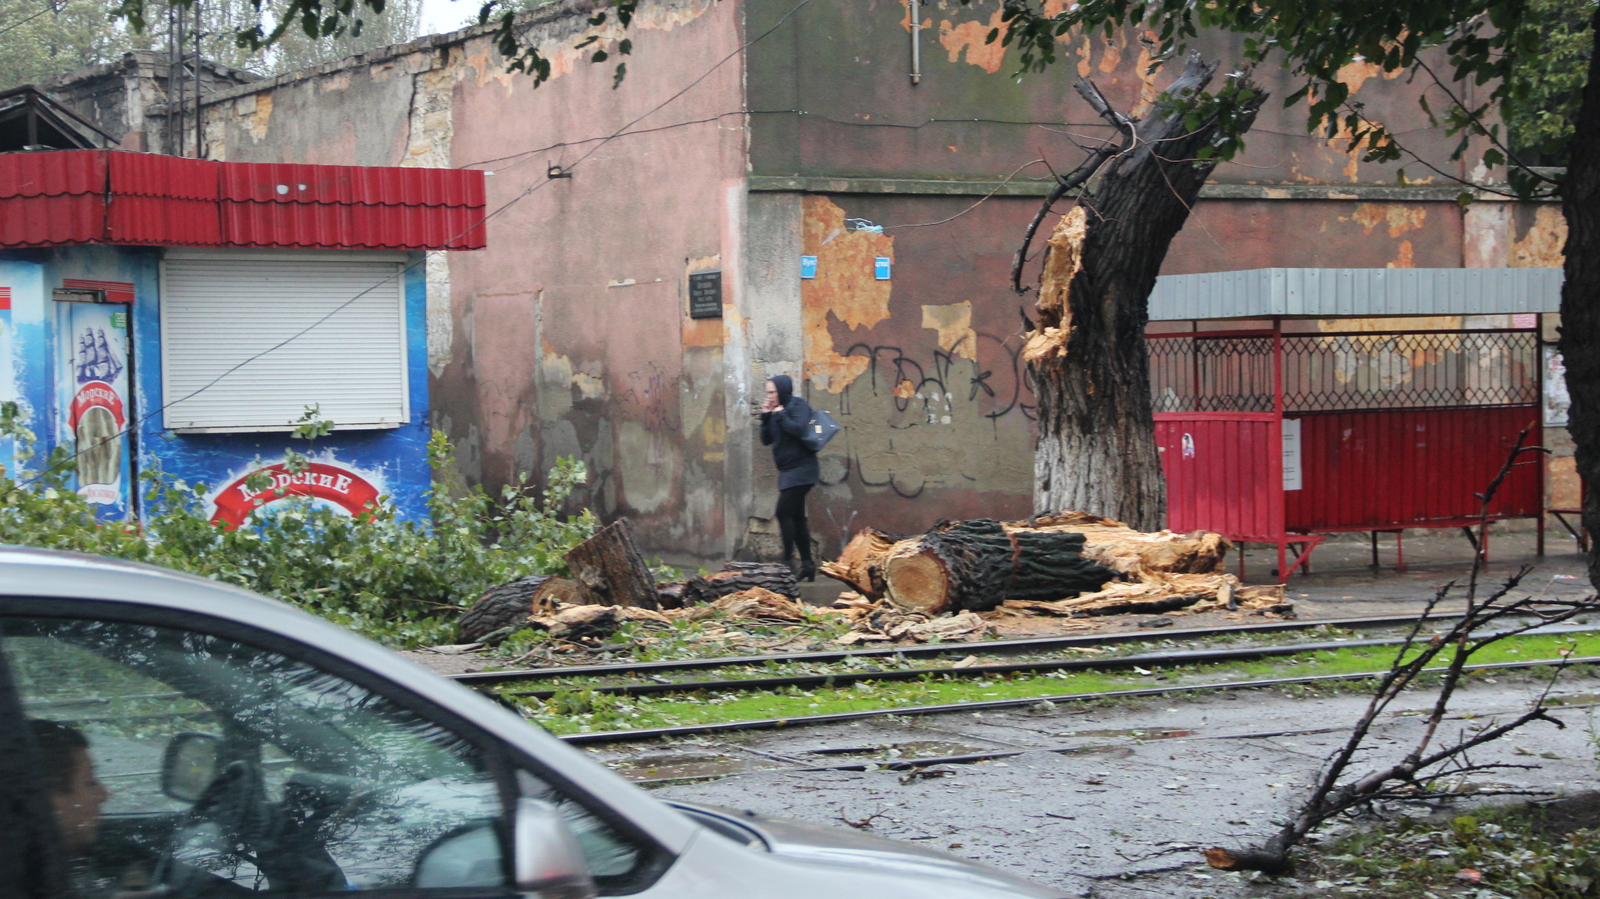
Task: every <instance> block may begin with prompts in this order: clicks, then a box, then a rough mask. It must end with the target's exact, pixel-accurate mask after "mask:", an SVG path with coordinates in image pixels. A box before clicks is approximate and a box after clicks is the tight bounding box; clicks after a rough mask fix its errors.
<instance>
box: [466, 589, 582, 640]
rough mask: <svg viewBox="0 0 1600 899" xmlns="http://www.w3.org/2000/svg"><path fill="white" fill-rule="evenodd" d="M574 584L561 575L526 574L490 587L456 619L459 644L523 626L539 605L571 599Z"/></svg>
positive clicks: (575, 592) (574, 591)
mask: <svg viewBox="0 0 1600 899" xmlns="http://www.w3.org/2000/svg"><path fill="white" fill-rule="evenodd" d="M577 592H578V585H577V584H576V583H575V582H574V581H572V580H570V579H568V578H564V577H551V576H549V575H547V574H530V575H528V576H527V577H519V578H517V579H516V580H514V581H508V582H507V583H504V584H500V585H498V586H495V587H490V588H489V589H488V591H486V592H485V593H484V594H483V596H481V597H480V598H479V599H478V601H477V602H476V603H474V604H473V606H472V608H470V609H468V610H467V611H466V612H464V613H463V614H462V616H461V620H460V621H459V622H457V624H456V628H457V630H458V631H459V632H460V639H461V642H463V643H477V642H479V641H481V640H483V639H484V638H485V637H487V636H489V635H490V634H493V633H494V632H495V631H499V630H503V629H505V628H508V627H509V628H511V629H512V630H514V631H515V630H521V629H522V628H523V627H525V626H527V623H528V616H530V615H532V614H534V613H535V612H537V611H538V610H539V609H540V608H541V607H549V608H554V607H555V606H557V605H559V604H560V603H570V602H573V601H575V599H576V594H577Z"/></svg>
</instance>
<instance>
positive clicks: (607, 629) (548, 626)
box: [529, 605, 622, 640]
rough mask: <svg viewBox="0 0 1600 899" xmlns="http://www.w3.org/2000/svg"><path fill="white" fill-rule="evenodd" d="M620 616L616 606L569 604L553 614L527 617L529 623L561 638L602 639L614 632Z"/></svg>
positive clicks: (619, 622)
mask: <svg viewBox="0 0 1600 899" xmlns="http://www.w3.org/2000/svg"><path fill="white" fill-rule="evenodd" d="M621 617H622V616H621V615H619V614H618V608H617V607H616V606H593V605H590V606H569V607H567V608H565V609H562V610H561V611H559V612H556V613H555V614H554V615H541V616H539V617H537V618H532V619H529V624H530V625H532V626H534V627H538V628H542V629H544V630H546V631H548V632H549V633H550V636H552V637H558V638H560V639H563V640H582V639H597V640H603V639H605V638H606V637H609V636H611V635H612V634H614V633H616V630H617V626H618V625H619V624H621Z"/></svg>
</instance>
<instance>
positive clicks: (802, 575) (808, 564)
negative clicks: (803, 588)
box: [794, 559, 817, 583]
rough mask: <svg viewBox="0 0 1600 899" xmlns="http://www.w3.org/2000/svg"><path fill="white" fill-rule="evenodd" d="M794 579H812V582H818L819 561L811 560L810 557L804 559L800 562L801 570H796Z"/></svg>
mask: <svg viewBox="0 0 1600 899" xmlns="http://www.w3.org/2000/svg"><path fill="white" fill-rule="evenodd" d="M794 579H795V580H797V581H811V582H812V583H816V581H817V563H815V562H813V561H811V560H810V559H806V560H804V561H802V562H801V563H800V570H799V571H797V572H795V576H794Z"/></svg>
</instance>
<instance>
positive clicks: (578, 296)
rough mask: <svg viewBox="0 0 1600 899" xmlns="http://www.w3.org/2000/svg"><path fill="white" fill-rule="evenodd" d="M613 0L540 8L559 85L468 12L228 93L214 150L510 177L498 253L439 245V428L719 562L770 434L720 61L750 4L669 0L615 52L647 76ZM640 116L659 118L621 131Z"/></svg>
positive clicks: (496, 472)
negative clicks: (731, 496) (762, 405)
mask: <svg viewBox="0 0 1600 899" xmlns="http://www.w3.org/2000/svg"><path fill="white" fill-rule="evenodd" d="M592 5H593V4H592V3H590V2H588V0H562V2H559V3H556V4H553V5H550V6H546V7H541V8H540V9H539V10H537V11H535V12H532V13H526V14H523V16H524V18H523V24H524V26H525V28H526V31H525V34H526V35H527V38H528V39H529V40H530V41H531V42H532V43H534V44H535V45H536V46H538V47H539V49H540V50H541V52H542V53H544V54H545V55H546V56H547V57H548V58H549V59H550V60H551V62H552V70H551V80H550V81H549V82H548V83H547V84H545V85H544V86H543V87H540V88H537V89H536V88H535V87H534V85H533V82H532V80H531V79H530V78H529V77H528V76H526V75H521V74H510V73H507V72H506V71H505V63H504V60H503V59H502V58H501V57H500V56H499V54H498V52H497V51H496V49H495V46H494V44H493V41H492V39H491V29H482V28H480V29H465V30H463V31H460V32H456V33H453V34H449V35H437V36H432V37H427V38H422V39H420V40H418V41H414V42H412V43H410V44H406V45H401V46H397V47H391V48H386V49H384V50H380V51H375V52H373V53H369V54H366V55H365V56H361V57H356V58H353V59H350V60H345V61H342V62H340V63H334V64H330V65H324V66H320V67H317V68H314V69H310V70H307V71H304V72H299V73H294V74H292V75H288V76H283V77H278V78H273V79H267V80H264V81H261V82H257V83H254V84H251V85H249V86H248V87H244V88H235V89H231V90H223V91H219V92H217V93H216V94H215V95H214V96H211V97H209V98H208V102H207V106H206V123H205V124H206V136H207V142H208V145H209V152H210V155H211V156H212V157H213V158H219V159H229V160H234V161H248V162H278V161H282V162H305V163H331V164H347V165H348V164H354V165H401V166H413V165H415V166H432V167H472V168H480V169H483V170H485V171H486V172H488V173H489V174H488V175H487V176H486V179H487V180H486V183H487V186H488V205H489V208H490V209H491V210H501V209H502V208H503V211H502V212H500V213H499V214H497V215H496V216H495V217H494V218H493V219H492V221H491V222H490V223H489V226H488V234H489V248H488V249H486V250H483V251H479V252H468V253H430V254H429V255H428V259H427V262H426V265H427V269H426V280H427V284H428V315H427V334H426V337H427V340H426V346H427V353H428V367H429V372H430V375H431V378H430V393H431V397H432V402H433V407H434V409H435V410H436V412H435V425H436V426H438V427H440V428H442V429H444V430H445V431H446V432H447V433H448V434H449V436H450V437H451V438H452V440H453V441H454V442H455V444H456V448H457V461H458V464H459V466H460V468H461V469H462V471H463V473H464V474H465V475H466V476H467V477H468V479H469V480H471V481H474V482H478V483H482V484H483V485H484V486H486V487H488V488H489V489H490V490H491V491H497V489H498V487H499V486H500V485H501V484H506V483H513V482H516V481H517V480H518V479H520V478H523V477H528V478H531V479H532V480H534V481H536V482H537V481H539V480H541V479H542V477H543V474H544V472H545V471H547V470H548V469H549V468H550V467H551V466H553V465H554V464H555V463H556V461H557V459H559V458H561V457H573V458H578V459H581V460H583V461H584V462H585V463H586V464H587V466H588V468H589V471H590V483H589V485H588V487H587V494H586V495H583V496H580V497H578V501H580V502H586V503H589V504H591V505H592V506H594V507H595V508H596V509H597V511H599V512H601V514H602V515H603V516H605V517H607V518H615V517H620V516H624V515H625V516H627V517H629V518H630V519H631V520H632V522H633V525H634V527H635V530H636V532H637V533H638V535H639V539H640V542H641V544H643V545H644V546H645V547H646V548H647V549H650V550H653V551H657V552H667V553H676V554H678V555H679V556H680V557H683V558H688V559H694V558H699V559H707V560H709V559H714V558H720V557H723V556H725V555H726V554H727V553H728V552H731V550H732V548H733V545H734V544H735V543H736V542H737V541H738V540H739V539H740V537H741V536H742V532H743V527H742V520H741V521H740V522H739V525H740V526H737V527H731V528H730V527H729V526H728V525H727V521H728V520H729V513H730V511H731V510H730V508H729V506H728V497H727V495H726V492H725V491H724V489H723V484H724V482H725V481H728V480H729V479H730V476H729V474H728V468H729V467H730V465H731V466H734V467H738V466H743V470H742V471H739V472H735V473H734V474H733V475H732V477H731V480H732V481H733V482H735V483H737V484H739V485H741V489H744V490H746V492H748V481H749V468H750V451H749V447H748V445H747V444H748V440H743V439H742V438H740V439H730V435H732V434H733V433H735V432H737V431H739V429H742V428H745V427H746V426H747V423H748V418H749V416H748V411H747V408H748V384H747V382H748V380H749V365H748V354H749V345H748V335H747V334H746V333H745V329H744V326H743V324H742V323H743V322H744V321H745V319H744V317H743V316H742V314H741V313H740V308H741V307H740V303H741V300H740V293H741V291H742V289H743V284H744V281H743V278H742V277H741V275H740V265H741V264H742V260H741V257H740V251H739V241H740V240H742V238H743V226H742V224H740V217H741V216H742V215H743V214H744V203H745V200H744V197H745V191H744V189H743V181H742V173H743V165H742V159H743V152H744V133H743V129H742V128H741V127H740V123H739V121H738V119H737V118H736V117H735V118H728V117H727V115H726V113H727V112H728V111H729V110H737V109H738V108H739V107H740V98H741V95H740V82H741V72H740V69H739V66H738V65H736V64H731V65H719V63H720V62H721V61H723V60H724V59H726V58H727V57H729V56H730V55H731V54H734V52H735V51H736V50H737V48H738V46H739V44H740V42H741V41H740V22H739V18H740V17H739V13H740V11H739V7H738V4H736V3H719V2H716V0H647V2H645V3H644V4H642V5H641V6H640V8H639V11H638V14H637V15H636V16H635V18H634V21H633V24H632V26H631V27H630V29H629V30H628V32H627V33H626V37H628V38H630V39H631V40H632V41H633V43H634V45H635V47H634V50H633V53H632V55H630V56H627V57H619V56H615V55H614V56H613V61H615V60H618V59H625V60H626V61H627V62H628V64H629V67H630V69H632V70H633V72H634V74H632V75H630V76H629V77H628V78H626V79H625V80H624V81H623V82H622V84H621V85H616V84H615V83H614V78H613V65H612V64H608V63H602V64H599V65H592V64H591V63H590V57H592V55H593V54H594V53H595V52H596V51H597V50H601V49H605V50H607V51H608V52H612V53H613V54H614V53H615V51H616V45H617V43H618V41H620V40H621V39H622V38H623V37H624V32H622V31H621V30H620V29H619V28H618V27H617V25H616V24H615V17H611V19H612V21H611V22H609V23H607V24H606V25H604V26H601V27H596V26H593V25H591V24H589V22H588V18H589V16H590V14H591V13H592V8H591V7H592ZM589 37H593V38H594V39H595V40H594V41H593V42H591V43H589V44H588V45H587V46H584V47H578V46H577V45H578V44H580V43H583V42H584V41H585V40H586V39H587V38H589ZM707 72H709V73H710V74H708V75H706V77H705V79H704V80H703V81H701V82H700V83H699V84H697V85H695V87H694V88H693V90H691V91H688V92H686V93H684V94H683V95H682V96H680V97H677V98H674V97H673V95H674V94H676V93H678V92H679V91H680V90H681V89H683V88H684V87H685V86H686V85H687V84H688V83H689V82H690V81H691V80H693V79H694V78H696V77H697V76H700V75H702V74H706V73H707ZM652 117H653V118H652ZM635 120H643V121H644V124H643V125H641V126H640V127H639V128H638V129H637V131H638V132H639V133H634V134H623V135H620V136H617V137H616V138H615V139H614V140H606V138H607V136H608V135H613V134H615V133H616V132H618V131H621V130H622V129H623V128H624V126H626V125H628V124H629V123H631V122H634V121H635ZM678 123H683V124H678ZM661 126H666V127H661ZM541 147H549V148H551V149H549V150H539V149H537V148H541ZM551 165H557V166H564V167H567V168H568V169H569V170H570V171H571V175H572V176H571V177H570V178H560V179H552V178H550V177H548V175H547V169H548V167H549V166H551ZM641 210H645V211H646V213H645V214H641ZM730 247H731V248H732V250H733V252H732V253H731V254H730V253H729V252H728V250H729V249H730ZM711 269H720V270H722V271H723V272H724V273H725V274H726V275H727V277H726V278H725V280H724V285H725V286H724V301H725V304H726V312H725V315H724V316H723V317H722V318H720V319H707V320H703V321H691V320H690V319H689V317H688V312H687V309H688V306H687V280H688V277H689V275H690V274H693V273H696V272H700V271H706V270H711ZM730 357H731V358H732V359H733V362H734V363H735V364H736V371H735V373H734V374H733V375H732V376H730V373H729V371H728V368H729V365H730V362H729V360H730ZM741 404H742V405H741ZM735 413H737V415H735ZM735 444H742V445H739V446H737V447H735V446H734V445H735ZM730 460H732V461H731V462H730ZM745 506H748V501H745V502H744V503H743V504H742V505H741V508H743V507H745Z"/></svg>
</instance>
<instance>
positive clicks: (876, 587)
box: [817, 528, 904, 599]
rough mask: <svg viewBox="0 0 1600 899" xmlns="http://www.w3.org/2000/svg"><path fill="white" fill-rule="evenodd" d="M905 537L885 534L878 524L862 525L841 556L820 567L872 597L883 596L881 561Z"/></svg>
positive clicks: (826, 573) (841, 552) (828, 574)
mask: <svg viewBox="0 0 1600 899" xmlns="http://www.w3.org/2000/svg"><path fill="white" fill-rule="evenodd" d="M902 539H904V538H902V537H896V536H893V535H891V534H885V533H884V532H883V531H880V530H878V529H877V528H862V529H861V530H860V531H858V532H856V535H855V536H854V537H851V538H850V542H849V543H846V544H845V547H844V549H843V550H841V551H840V552H839V558H837V559H835V560H833V561H832V562H823V563H822V564H821V565H818V566H817V571H819V572H821V573H822V574H825V575H827V576H828V577H831V578H833V579H834V580H836V581H844V582H845V583H846V584H849V585H850V586H851V587H854V588H855V590H856V592H858V593H860V594H861V595H862V596H865V597H867V598H869V599H882V598H883V589H884V584H883V572H882V569H881V568H880V564H881V563H882V562H883V558H884V556H886V555H887V554H888V552H889V550H890V549H893V548H894V545H895V544H896V543H898V542H900V541H901V540H902Z"/></svg>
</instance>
